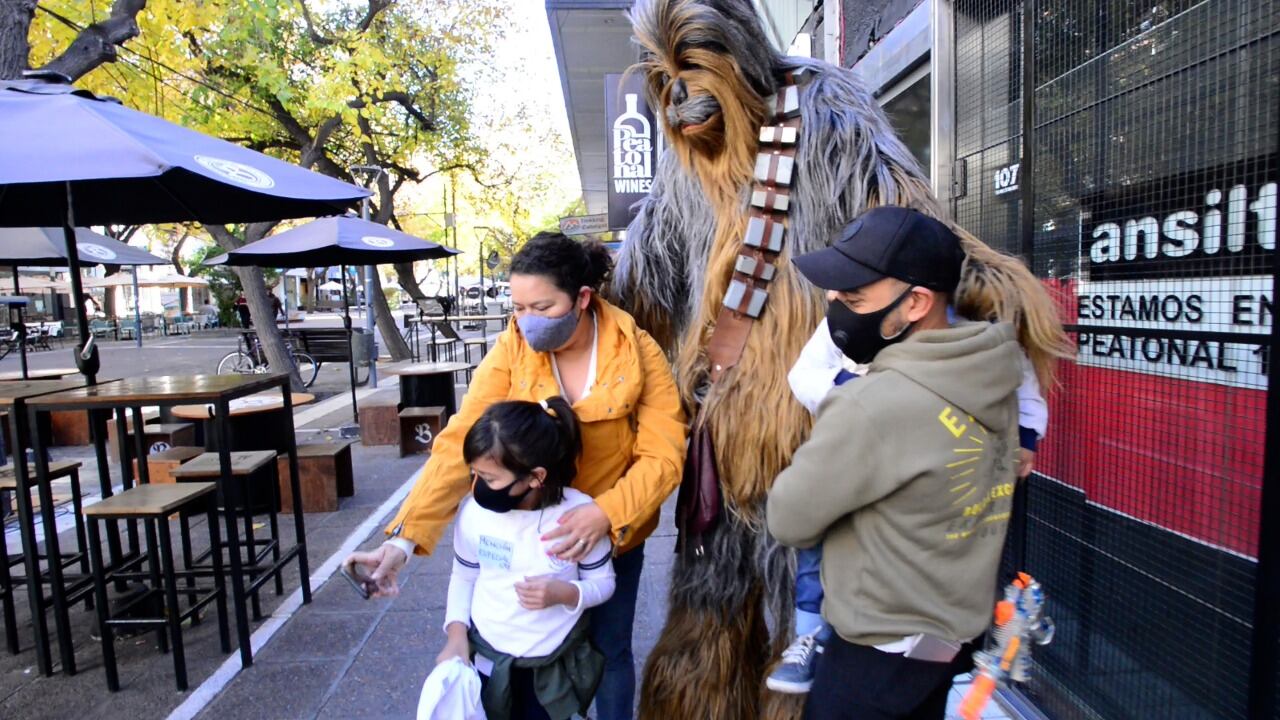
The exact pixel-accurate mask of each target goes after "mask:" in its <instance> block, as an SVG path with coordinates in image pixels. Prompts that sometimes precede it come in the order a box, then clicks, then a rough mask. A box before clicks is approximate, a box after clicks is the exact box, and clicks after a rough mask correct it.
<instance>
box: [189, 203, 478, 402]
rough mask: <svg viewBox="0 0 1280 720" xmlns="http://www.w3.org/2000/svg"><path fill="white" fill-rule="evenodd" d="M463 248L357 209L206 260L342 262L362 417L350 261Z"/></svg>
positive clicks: (380, 261) (287, 264)
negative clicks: (356, 212) (403, 229)
mask: <svg viewBox="0 0 1280 720" xmlns="http://www.w3.org/2000/svg"><path fill="white" fill-rule="evenodd" d="M457 254H459V251H458V250H454V249H453V248H450V247H445V246H444V245H440V244H438V243H433V242H431V241H430V240H423V239H422V238H419V237H414V236H413V235H410V234H408V233H403V232H400V231H399V230H394V229H392V228H389V227H387V226H386V225H379V224H377V223H375V222H370V221H368V220H363V219H361V218H358V217H354V216H351V215H338V216H334V217H325V218H320V219H318V220H312V221H311V222H309V223H307V224H305V225H301V226H299V227H296V228H293V229H291V230H286V231H284V232H282V233H278V234H276V235H272V236H270V237H267V238H263V239H262V240H259V241H257V242H253V243H249V244H248V245H245V246H244V247H242V248H239V249H237V250H232V251H231V252H229V253H227V254H225V255H219V256H218V257H216V258H213V259H211V260H208V261H206V262H205V264H206V265H238V266H249V267H271V268H294V267H327V266H330V265H341V266H342V275H343V278H344V280H343V283H342V286H341V287H342V308H343V318H342V322H343V325H344V326H345V327H346V329H347V353H348V356H347V359H348V361H349V364H350V366H351V368H350V372H351V408H352V412H354V413H355V418H356V419H357V420H359V419H360V409H359V408H358V407H356V369H355V362H354V359H355V358H354V353H353V352H352V350H351V308H350V303H349V302H348V301H347V285H346V281H345V277H346V274H347V271H346V266H347V265H386V264H391V263H402V262H414V261H415V260H435V259H438V258H447V257H451V256H453V255H457Z"/></svg>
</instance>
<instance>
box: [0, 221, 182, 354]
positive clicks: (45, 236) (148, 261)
mask: <svg viewBox="0 0 1280 720" xmlns="http://www.w3.org/2000/svg"><path fill="white" fill-rule="evenodd" d="M75 247H76V255H77V256H78V259H79V261H80V264H81V265H98V264H108V265H164V264H165V263H167V262H168V260H165V259H164V258H161V257H157V256H155V255H152V254H151V253H149V252H147V251H145V250H143V249H141V248H136V247H133V246H131V245H126V244H124V243H122V242H120V241H119V240H116V239H114V238H110V237H107V236H106V235H103V234H101V233H96V232H94V231H92V230H90V229H88V228H76V229H75ZM67 252H68V251H67V245H66V242H65V238H64V237H63V234H62V228H52V227H25V228H0V265H9V266H11V267H12V268H13V292H14V294H15V295H19V294H21V293H22V290H21V287H20V285H19V280H18V267H19V266H33V265H34V266H39V267H48V266H59V267H60V266H63V265H67V264H68V263H67ZM27 287H28V288H33V287H39V285H38V284H35V283H33V282H31V281H28V282H27ZM61 287H65V286H62V285H61V284H60V283H52V282H50V283H48V286H47V288H46V289H61ZM135 301H136V294H135ZM81 304H82V300H81V296H76V306H77V307H79V306H80V305H81ZM18 314H19V320H21V314H22V311H21V309H19V311H18ZM18 332H20V333H24V332H25V326H24V327H20V328H19V329H18ZM19 349H20V351H21V352H20V355H19V358H20V360H21V364H22V377H24V378H25V377H27V343H26V342H25V340H24V341H23V342H21V343H19Z"/></svg>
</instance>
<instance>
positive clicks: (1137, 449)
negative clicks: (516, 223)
mask: <svg viewBox="0 0 1280 720" xmlns="http://www.w3.org/2000/svg"><path fill="white" fill-rule="evenodd" d="M565 1H568V0H551V1H550V2H548V6H549V7H550V6H551V5H552V4H553V2H565ZM621 4H622V5H626V4H627V3H625V2H624V3H621ZM756 5H757V7H758V9H759V11H760V15H761V18H762V20H764V21H765V22H766V24H767V25H768V26H769V29H770V33H771V36H772V37H773V40H774V43H775V45H776V46H777V47H778V48H779V49H783V50H786V49H789V50H790V51H791V52H794V53H802V54H807V55H811V56H813V57H818V58H823V59H826V60H828V61H830V62H834V63H839V64H841V65H843V66H845V67H850V68H852V69H853V71H854V72H855V73H857V74H858V75H859V76H860V77H861V78H862V81H863V82H864V83H865V84H866V87H867V88H868V90H870V91H871V92H872V93H874V94H875V96H876V97H877V98H878V100H879V101H880V103H881V105H882V106H883V107H884V109H885V111H886V112H887V114H888V115H889V117H890V119H891V121H892V122H893V124H894V126H895V128H896V129H897V130H898V132H899V133H900V134H901V135H902V137H903V139H904V140H905V141H906V143H907V145H908V146H909V147H910V148H911V150H912V152H913V153H914V154H915V155H916V157H917V158H918V159H919V160H920V161H921V164H922V166H923V167H924V168H925V169H927V170H928V172H929V173H930V176H931V178H932V181H933V185H934V188H935V191H936V192H937V194H938V196H939V197H940V198H941V199H942V200H943V201H944V203H945V205H946V207H948V208H949V210H950V212H951V213H952V215H953V217H954V218H955V219H956V220H957V221H958V222H959V223H960V224H962V225H964V226H965V227H966V228H968V229H969V230H971V231H973V232H975V233H977V234H978V235H979V236H980V237H982V238H983V239H984V240H986V241H987V242H988V243H990V244H992V245H993V246H996V247H998V248H1001V249H1003V250H1005V251H1007V252H1011V253H1014V254H1018V255H1021V256H1022V257H1024V258H1026V259H1027V261H1028V263H1029V264H1030V266H1031V267H1032V268H1033V269H1034V271H1035V272H1036V274H1037V275H1038V276H1039V277H1041V278H1042V279H1043V281H1044V282H1045V284H1046V287H1047V288H1049V290H1050V291H1051V293H1052V294H1053V296H1054V297H1055V298H1056V299H1057V300H1058V301H1059V303H1060V307H1061V309H1062V314H1063V319H1064V322H1065V323H1066V324H1067V327H1068V329H1069V330H1070V332H1071V337H1072V338H1073V340H1075V342H1076V356H1075V357H1074V358H1071V359H1069V360H1068V361H1066V362H1064V363H1063V366H1062V371H1061V378H1060V386H1059V387H1057V388H1054V389H1051V390H1050V391H1048V393H1047V394H1048V396H1049V400H1050V406H1051V419H1050V424H1049V431H1048V436H1047V437H1046V439H1045V441H1044V443H1043V445H1042V446H1041V451H1040V453H1039V457H1038V459H1037V472H1036V474H1035V475H1033V477H1032V478H1031V480H1030V481H1028V484H1027V493H1026V507H1025V511H1024V514H1023V516H1024V518H1025V522H1024V523H1021V524H1015V529H1014V530H1012V531H1011V536H1010V539H1009V543H1010V550H1011V555H1010V556H1011V557H1013V558H1018V559H1019V562H1018V565H1019V566H1020V568H1021V569H1026V570H1028V571H1030V572H1031V573H1033V574H1034V575H1036V576H1037V577H1038V578H1039V579H1040V580H1041V581H1042V582H1043V583H1044V586H1045V588H1046V591H1047V593H1048V594H1049V596H1050V598H1051V602H1050V606H1049V611H1050V614H1051V615H1052V616H1053V618H1054V620H1055V621H1056V623H1057V630H1058V632H1057V637H1056V638H1055V639H1054V640H1053V642H1052V644H1050V645H1048V646H1047V647H1044V648H1037V649H1036V652H1035V657H1036V665H1037V669H1036V675H1035V677H1034V679H1033V680H1032V681H1031V682H1030V683H1027V684H1026V685H1024V686H1022V687H1021V688H1020V690H1019V692H1017V693H1014V694H1011V695H1009V696H1008V697H1009V698H1010V699H1011V702H1014V703H1015V704H1018V703H1021V704H1022V707H1023V709H1024V710H1025V711H1026V712H1027V713H1028V714H1029V715H1034V714H1035V713H1040V714H1043V715H1045V716H1047V717H1050V718H1054V719H1055V720H1056V719H1058V718H1116V719H1123V720H1146V719H1148V718H1240V719H1242V720H1243V719H1246V718H1247V719H1249V720H1262V719H1265V718H1272V717H1280V715H1278V714H1277V712H1278V711H1277V707H1278V702H1280V666H1278V664H1277V657H1278V656H1280V478H1278V477H1277V475H1278V474H1280V395H1278V394H1277V392H1278V391H1280V388H1277V387H1276V386H1275V383H1274V382H1273V380H1272V373H1271V372H1270V370H1271V368H1270V363H1271V359H1272V357H1273V356H1274V355H1275V353H1276V352H1277V344H1278V338H1277V334H1276V330H1275V324H1274V322H1273V319H1274V313H1273V308H1274V303H1275V297H1276V294H1277V286H1276V277H1277V272H1276V268H1277V254H1276V251H1275V243H1276V229H1277V228H1276V224H1277V183H1280V147H1278V145H1277V141H1278V140H1280V129H1278V128H1280V122H1278V121H1280V117H1278V115H1280V36H1278V32H1280V3H1275V2H1273V1H1270V0H1199V1H1196V2H1193V1H1191V0H1148V1H1147V2H1132V1H1131V0H1054V1H1053V2H1050V1H1048V0H1025V1H1019V0H950V1H944V0H923V1H922V2H921V1H918V0H856V1H855V0H843V2H832V1H831V0H824V1H820V2H806V1H804V0H757V2H756ZM549 12H550V11H549ZM624 62H627V63H629V62H630V58H627V59H626V60H625V61H624ZM611 72H616V70H611ZM1028 88H1029V89H1030V91H1029V92H1028ZM603 131H604V125H603V123H601V124H600V127H599V128H594V129H592V132H595V133H597V134H598V135H600V136H601V137H603ZM576 143H577V139H576V137H575V144H576ZM586 182H587V178H586V175H584V183H586Z"/></svg>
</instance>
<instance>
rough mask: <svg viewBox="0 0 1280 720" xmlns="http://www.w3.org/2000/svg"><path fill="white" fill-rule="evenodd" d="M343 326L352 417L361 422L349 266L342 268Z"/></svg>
mask: <svg viewBox="0 0 1280 720" xmlns="http://www.w3.org/2000/svg"><path fill="white" fill-rule="evenodd" d="M342 325H343V327H345V328H346V329H347V368H348V369H349V370H350V372H351V416H352V417H353V418H355V422H356V423H357V424H359V422H360V406H359V405H358V404H356V354H355V350H353V349H352V346H351V303H350V302H349V301H348V300H347V266H346V265H343V266H342Z"/></svg>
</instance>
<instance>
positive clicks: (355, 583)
mask: <svg viewBox="0 0 1280 720" xmlns="http://www.w3.org/2000/svg"><path fill="white" fill-rule="evenodd" d="M338 572H340V573H342V577H344V578H346V579H347V582H349V583H351V587H353V588H355V589H356V592H357V593H360V597H362V598H364V599H365V600H368V599H369V598H370V596H371V595H372V594H373V588H374V585H375V583H374V582H373V578H371V577H369V576H368V575H366V574H365V572H364V569H363V568H362V567H360V565H359V564H358V563H352V564H351V565H349V566H348V565H347V564H346V563H343V564H342V565H341V566H339V568H338Z"/></svg>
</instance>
